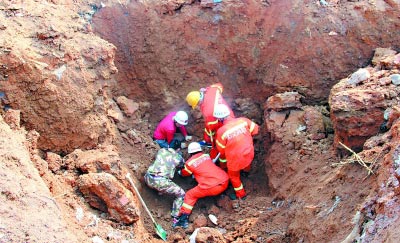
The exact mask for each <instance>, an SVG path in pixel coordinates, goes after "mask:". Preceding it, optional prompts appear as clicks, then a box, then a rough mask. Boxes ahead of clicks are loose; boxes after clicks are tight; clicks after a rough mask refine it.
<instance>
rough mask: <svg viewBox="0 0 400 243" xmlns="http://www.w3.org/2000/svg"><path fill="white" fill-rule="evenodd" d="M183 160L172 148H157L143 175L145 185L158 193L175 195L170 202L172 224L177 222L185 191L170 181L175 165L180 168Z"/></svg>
mask: <svg viewBox="0 0 400 243" xmlns="http://www.w3.org/2000/svg"><path fill="white" fill-rule="evenodd" d="M184 163H185V161H184V159H183V157H182V156H181V155H180V153H178V152H177V151H175V150H174V149H172V148H169V149H166V148H161V149H159V150H158V152H157V155H156V158H155V160H154V162H153V164H152V165H150V167H149V168H148V169H147V172H146V174H145V175H144V181H145V182H146V184H147V186H149V187H150V188H152V189H155V190H157V191H158V192H159V194H161V195H162V194H168V195H173V196H175V200H174V202H173V203H172V209H171V216H172V221H173V224H176V223H177V222H178V215H179V209H180V208H181V206H182V203H183V199H184V197H185V191H184V190H183V189H182V188H181V187H180V186H179V185H177V184H176V183H175V182H173V181H172V178H173V177H174V175H175V171H176V168H177V167H180V168H182V167H183V165H184Z"/></svg>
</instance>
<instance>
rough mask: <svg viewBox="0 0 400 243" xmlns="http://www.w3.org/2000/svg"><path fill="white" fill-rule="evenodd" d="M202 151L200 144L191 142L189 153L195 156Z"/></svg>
mask: <svg viewBox="0 0 400 243" xmlns="http://www.w3.org/2000/svg"><path fill="white" fill-rule="evenodd" d="M200 151H202V149H201V146H200V144H199V143H198V142H191V143H190V144H189V147H188V153H189V154H193V153H195V152H200Z"/></svg>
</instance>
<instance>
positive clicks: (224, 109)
mask: <svg viewBox="0 0 400 243" xmlns="http://www.w3.org/2000/svg"><path fill="white" fill-rule="evenodd" d="M230 114H231V111H230V110H229V108H228V106H226V105H224V104H218V105H217V106H216V107H215V108H214V113H213V115H214V117H216V118H218V119H222V118H225V117H228V116H229V115H230Z"/></svg>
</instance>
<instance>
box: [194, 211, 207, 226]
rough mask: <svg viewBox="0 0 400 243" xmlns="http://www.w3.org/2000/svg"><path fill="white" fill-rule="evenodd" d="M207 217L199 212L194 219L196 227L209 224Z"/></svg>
mask: <svg viewBox="0 0 400 243" xmlns="http://www.w3.org/2000/svg"><path fill="white" fill-rule="evenodd" d="M207 222H208V220H207V217H206V216H205V215H204V214H199V215H198V216H197V217H196V218H195V219H194V221H193V227H194V228H200V227H204V226H207Z"/></svg>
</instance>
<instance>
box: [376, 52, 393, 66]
mask: <svg viewBox="0 0 400 243" xmlns="http://www.w3.org/2000/svg"><path fill="white" fill-rule="evenodd" d="M395 54H396V51H394V50H392V49H390V48H376V49H375V53H374V57H373V58H372V61H371V62H372V64H373V65H374V66H379V65H381V64H382V63H381V62H382V61H383V60H384V59H386V58H387V57H390V56H393V55H395Z"/></svg>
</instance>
